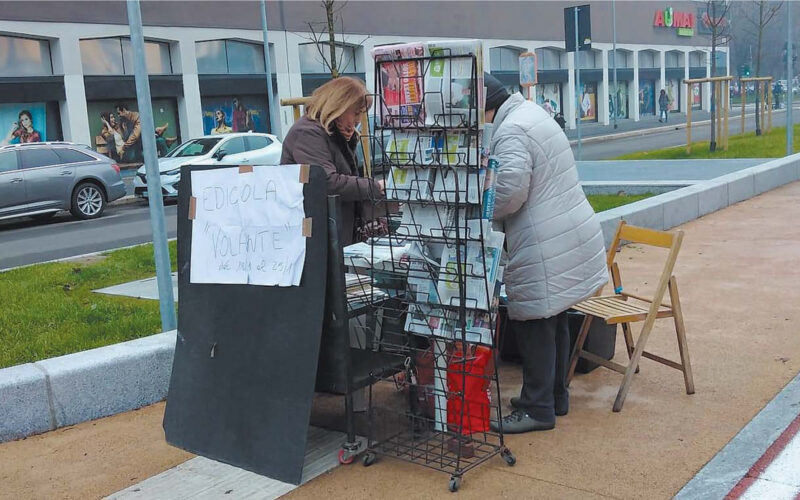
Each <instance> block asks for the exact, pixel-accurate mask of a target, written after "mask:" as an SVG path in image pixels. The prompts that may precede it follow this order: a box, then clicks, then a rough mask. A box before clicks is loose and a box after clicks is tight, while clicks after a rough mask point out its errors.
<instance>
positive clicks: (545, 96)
mask: <svg viewBox="0 0 800 500" xmlns="http://www.w3.org/2000/svg"><path fill="white" fill-rule="evenodd" d="M536 103H537V104H539V106H541V107H543V108H544V110H545V111H547V112H548V113H549V114H550V116H555V115H557V114H558V113H561V84H560V83H540V84H539V85H537V86H536Z"/></svg>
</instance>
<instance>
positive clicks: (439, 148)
mask: <svg viewBox="0 0 800 500" xmlns="http://www.w3.org/2000/svg"><path fill="white" fill-rule="evenodd" d="M431 149H432V156H433V158H432V161H433V163H434V164H436V165H443V166H450V167H455V166H466V165H475V163H476V161H477V159H478V158H477V154H478V146H477V144H476V142H475V137H474V136H472V135H470V134H468V133H466V132H462V133H457V132H456V133H449V134H445V133H442V132H439V133H437V134H434V135H433V136H432V137H431Z"/></svg>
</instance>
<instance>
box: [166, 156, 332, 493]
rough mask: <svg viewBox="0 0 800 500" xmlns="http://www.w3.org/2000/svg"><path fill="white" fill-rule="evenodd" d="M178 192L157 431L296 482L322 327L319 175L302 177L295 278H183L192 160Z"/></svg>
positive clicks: (323, 208)
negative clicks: (170, 323)
mask: <svg viewBox="0 0 800 500" xmlns="http://www.w3.org/2000/svg"><path fill="white" fill-rule="evenodd" d="M206 168H213V167H188V166H185V167H182V169H181V189H180V195H179V200H178V286H179V296H180V307H179V311H178V338H177V343H176V348H175V361H174V364H173V367H172V378H171V382H170V388H169V395H168V398H167V407H166V413H165V415H164V431H165V433H166V438H167V442H169V443H170V444H172V445H174V446H177V447H179V448H183V449H185V450H187V451H190V452H193V453H196V454H198V455H203V456H205V457H208V458H211V459H214V460H218V461H220V462H225V463H228V464H231V465H235V466H237V467H241V468H243V469H247V470H250V471H253V472H256V473H259V474H263V475H265V476H268V477H271V478H274V479H278V480H280V481H285V482H289V483H294V484H299V483H300V479H301V474H302V469H303V458H304V454H305V447H306V435H307V433H308V424H309V417H310V413H311V400H312V397H313V394H314V380H315V376H316V370H317V357H318V354H319V345H320V336H321V331H322V322H323V313H324V303H325V288H326V272H325V265H326V259H327V224H326V223H325V221H326V219H327V205H326V203H327V202H326V195H327V186H326V177H325V174H324V171H323V170H322V169H321V168H320V167H311V169H310V175H309V182H308V183H307V184H305V186H304V191H303V192H304V198H305V212H306V216H307V217H309V218H311V220H313V221H319V222H318V223H317V222H315V223H314V224H313V234H312V236H311V237H310V238H308V239H307V247H306V260H305V266H304V269H303V276H302V280H301V284H300V286H299V287H266V286H248V285H219V284H192V283H189V276H190V269H191V265H192V263H191V262H190V261H189V259H190V255H191V248H190V245H191V241H192V222H191V220H189V218H188V215H189V205H190V195H191V174H190V170H191V169H206Z"/></svg>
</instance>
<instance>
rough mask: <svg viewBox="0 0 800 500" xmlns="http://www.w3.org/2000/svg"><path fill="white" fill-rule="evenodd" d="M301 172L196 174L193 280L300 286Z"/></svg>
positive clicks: (291, 168)
mask: <svg viewBox="0 0 800 500" xmlns="http://www.w3.org/2000/svg"><path fill="white" fill-rule="evenodd" d="M300 170H301V167H300V165H279V166H254V167H241V168H240V167H233V168H220V169H215V170H197V171H193V172H192V197H193V198H194V200H193V201H192V205H193V211H194V214H193V215H194V221H193V223H192V261H191V262H192V267H191V274H190V281H191V282H192V283H226V284H242V285H245V284H246V285H263V286H299V285H300V277H301V276H302V274H303V264H304V262H305V256H306V241H305V240H306V238H305V236H304V235H303V221H304V219H305V211H304V208H303V184H302V182H300ZM191 211H192V209H190V212H191ZM191 216H192V214H191V213H190V217H191Z"/></svg>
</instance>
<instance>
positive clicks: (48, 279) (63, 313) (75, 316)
mask: <svg viewBox="0 0 800 500" xmlns="http://www.w3.org/2000/svg"><path fill="white" fill-rule="evenodd" d="M105 255H106V258H104V259H102V260H100V261H97V262H87V263H78V262H53V263H48V264H39V265H34V266H29V267H24V268H20V269H15V270H12V271H8V272H5V273H0V297H3V307H2V308H0V346H2V349H0V368H4V367H7V366H13V365H17V364H20V363H29V362H32V361H37V360H41V359H46V358H50V357H53V356H60V355H62V354H69V353H73V352H78V351H84V350H87V349H92V348H95V347H101V346H105V345H109V344H115V343H117V342H123V341H126V340H131V339H135V338H138V337H145V336H147V335H151V334H153V333H157V332H160V331H161V318H160V314H159V305H158V301H155V300H139V299H132V298H124V297H116V296H111V295H104V294H98V293H92V290H95V289H98V288H103V287H106V286H111V285H118V284H120V283H125V282H127V281H133V280H138V279H143V278H148V277H151V276H153V275H154V274H155V264H154V260H153V247H152V245H142V246H138V247H133V248H126V249H122V250H116V251H113V252H109V253H108V254H105ZM170 257H171V258H172V268H173V270H174V269H176V250H175V242H174V241H173V242H171V243H170Z"/></svg>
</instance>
